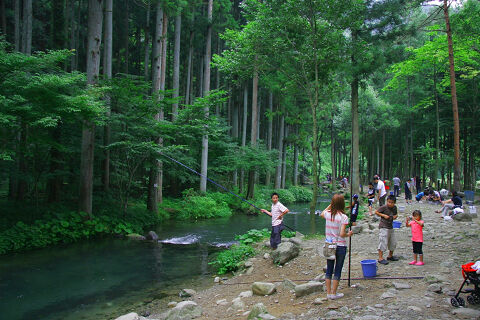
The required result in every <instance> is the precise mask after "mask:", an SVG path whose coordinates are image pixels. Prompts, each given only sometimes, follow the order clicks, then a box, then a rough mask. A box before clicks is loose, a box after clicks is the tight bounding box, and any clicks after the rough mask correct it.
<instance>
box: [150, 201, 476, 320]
mask: <svg viewBox="0 0 480 320" xmlns="http://www.w3.org/2000/svg"><path fill="white" fill-rule="evenodd" d="M397 205H398V206H402V205H403V206H405V201H404V199H403V198H402V197H400V199H399V200H398V202H397ZM438 208H439V206H435V205H430V204H425V203H422V204H418V203H417V204H413V205H408V206H406V210H405V212H404V213H400V214H399V218H398V220H399V221H402V227H401V228H400V229H396V237H397V240H398V246H397V250H396V251H395V256H398V257H400V258H401V260H400V261H397V262H390V264H388V265H385V266H384V265H378V271H377V276H385V277H391V276H395V277H407V276H424V277H426V278H425V279H424V280H368V281H364V280H361V281H360V280H352V282H351V283H352V284H353V285H354V286H353V287H348V285H347V281H341V283H340V289H339V292H343V293H344V294H345V296H344V297H343V298H342V299H340V300H335V301H325V300H326V299H321V301H319V300H320V299H318V298H325V297H326V294H325V293H323V292H322V293H317V294H311V295H308V296H305V297H300V298H296V297H295V295H294V293H293V291H292V290H291V289H289V288H286V287H285V286H284V285H282V283H281V281H283V280H285V279H290V280H292V281H293V282H295V283H297V284H301V283H305V282H306V281H300V280H307V281H308V280H311V279H313V278H315V277H316V276H318V275H323V270H322V269H323V267H324V266H325V259H324V258H323V257H321V256H319V255H318V254H317V247H318V246H320V245H321V241H320V240H304V241H303V242H302V245H301V247H302V250H301V251H300V255H299V257H297V258H296V259H294V260H292V261H290V262H289V263H288V264H286V265H284V266H277V265H275V264H273V263H272V260H271V259H264V257H263V256H264V254H265V253H268V252H270V249H268V248H264V247H262V248H261V250H260V251H261V253H260V254H259V255H257V256H256V257H255V258H253V259H251V260H250V261H251V262H252V263H253V267H252V270H250V271H249V274H246V273H244V274H240V275H237V276H235V277H233V278H231V279H229V280H226V281H224V282H223V283H221V284H215V285H214V286H212V287H211V288H209V289H207V290H204V291H201V292H199V293H198V294H196V295H195V296H193V297H192V298H191V300H193V301H195V302H196V303H197V304H199V305H200V306H201V307H202V309H203V314H202V317H201V319H246V318H247V314H246V312H248V311H249V310H251V308H252V307H253V305H255V304H257V303H259V302H261V303H263V304H264V305H265V306H266V308H267V310H268V312H269V314H270V315H272V316H274V317H277V318H281V319H318V318H322V319H323V318H327V319H347V318H352V319H426V318H429V319H458V318H466V319H472V318H473V319H475V318H476V317H477V315H475V312H480V305H476V306H474V307H472V306H470V305H468V303H467V307H468V308H461V309H462V310H460V309H458V308H453V307H452V306H451V305H450V303H449V300H450V295H452V294H454V292H455V291H456V290H458V288H459V287H460V285H461V283H462V281H463V278H462V275H461V272H460V266H461V265H462V264H464V263H466V262H469V261H474V260H475V261H476V260H480V245H479V234H480V219H474V220H473V221H472V222H456V221H455V222H453V221H451V222H445V221H443V219H441V218H440V215H439V214H437V213H435V212H434V210H436V209H438ZM414 209H419V210H421V211H422V214H423V220H424V221H425V228H424V261H425V265H424V266H410V265H408V262H410V261H411V260H412V254H411V252H412V248H411V238H410V230H409V228H406V227H405V217H406V215H407V214H408V215H411V212H412V211H413V210H414ZM361 225H362V226H363V229H364V231H363V232H362V233H360V234H357V235H354V237H353V238H352V261H351V266H352V268H351V274H352V277H353V278H356V277H362V276H363V275H362V270H361V265H360V261H361V260H364V259H377V245H378V228H377V226H378V222H372V221H371V220H370V218H369V217H367V218H366V219H365V220H364V221H363V222H362V223H361ZM371 228H373V230H370V229H371ZM347 271H348V260H346V261H345V266H344V268H343V274H342V278H347V276H348V273H347ZM427 280H428V281H427ZM212 281H213V279H212ZM254 281H263V282H274V281H275V282H274V283H276V284H277V292H276V293H275V294H273V295H271V296H252V297H244V298H241V300H242V302H243V303H244V304H245V307H244V308H243V310H239V311H235V310H234V309H233V308H232V300H233V299H235V298H237V297H238V296H239V294H240V293H241V292H244V291H249V290H250V289H251V283H252V282H254ZM395 284H396V285H397V286H405V287H410V288H407V289H396V288H395ZM432 284H435V285H432ZM438 287H440V288H441V293H436V292H434V291H438V289H439V288H438ZM471 287H472V286H471ZM464 296H465V295H464ZM315 300H317V301H315ZM459 310H460V311H459ZM157 311H160V310H157ZM453 312H461V313H465V315H464V314H453ZM153 317H154V316H153Z"/></svg>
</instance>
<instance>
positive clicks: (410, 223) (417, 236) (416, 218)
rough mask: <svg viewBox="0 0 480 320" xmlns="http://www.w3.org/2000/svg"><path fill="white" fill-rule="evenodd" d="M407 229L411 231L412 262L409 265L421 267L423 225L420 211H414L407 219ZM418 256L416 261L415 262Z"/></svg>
mask: <svg viewBox="0 0 480 320" xmlns="http://www.w3.org/2000/svg"><path fill="white" fill-rule="evenodd" d="M405 225H406V226H407V227H410V229H412V245H413V261H412V262H410V263H409V264H410V265H416V266H423V265H424V263H423V251H422V245H423V226H424V225H425V224H424V222H423V221H422V213H421V212H420V210H415V211H413V213H412V218H410V217H407V221H406V224H405ZM417 256H418V261H417Z"/></svg>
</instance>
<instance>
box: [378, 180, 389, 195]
mask: <svg viewBox="0 0 480 320" xmlns="http://www.w3.org/2000/svg"><path fill="white" fill-rule="evenodd" d="M377 190H379V192H380V198H381V197H383V196H384V195H386V194H387V191H385V183H383V181H382V180H378V183H377Z"/></svg>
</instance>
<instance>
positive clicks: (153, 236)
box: [147, 231, 158, 241]
mask: <svg viewBox="0 0 480 320" xmlns="http://www.w3.org/2000/svg"><path fill="white" fill-rule="evenodd" d="M147 240H153V241H157V240H158V236H157V234H156V233H155V231H149V232H148V234H147Z"/></svg>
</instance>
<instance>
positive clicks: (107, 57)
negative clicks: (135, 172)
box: [102, 0, 113, 192]
mask: <svg viewBox="0 0 480 320" xmlns="http://www.w3.org/2000/svg"><path fill="white" fill-rule="evenodd" d="M112 45H113V0H105V35H104V44H103V46H104V48H103V76H104V78H105V80H110V79H112ZM105 102H106V106H107V118H108V119H107V124H106V125H105V126H104V127H103V146H104V147H105V149H104V157H105V158H104V159H103V176H102V182H103V190H104V191H105V192H108V190H109V189H110V150H109V149H108V148H106V147H107V146H108V145H109V144H110V135H111V134H110V124H109V123H108V121H109V119H110V114H111V106H110V103H111V101H110V96H109V95H106V96H105Z"/></svg>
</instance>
